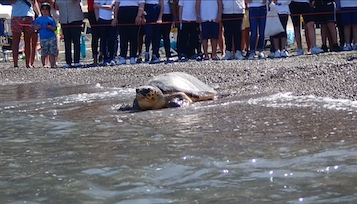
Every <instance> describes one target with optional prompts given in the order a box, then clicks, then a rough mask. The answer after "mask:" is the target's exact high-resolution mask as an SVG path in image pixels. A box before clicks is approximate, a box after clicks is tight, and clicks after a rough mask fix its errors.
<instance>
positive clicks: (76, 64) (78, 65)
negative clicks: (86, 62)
mask: <svg viewBox="0 0 357 204" xmlns="http://www.w3.org/2000/svg"><path fill="white" fill-rule="evenodd" d="M73 67H74V68H80V67H82V64H81V63H79V62H77V63H74V65H73Z"/></svg>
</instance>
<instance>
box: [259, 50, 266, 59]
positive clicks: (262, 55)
mask: <svg viewBox="0 0 357 204" xmlns="http://www.w3.org/2000/svg"><path fill="white" fill-rule="evenodd" d="M258 58H259V59H265V58H266V57H265V55H264V53H263V51H260V52H259V54H258Z"/></svg>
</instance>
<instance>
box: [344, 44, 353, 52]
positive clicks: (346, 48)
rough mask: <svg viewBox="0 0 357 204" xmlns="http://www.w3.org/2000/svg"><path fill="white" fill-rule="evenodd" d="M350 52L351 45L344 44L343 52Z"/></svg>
mask: <svg viewBox="0 0 357 204" xmlns="http://www.w3.org/2000/svg"><path fill="white" fill-rule="evenodd" d="M351 50H352V46H351V44H346V46H345V47H344V48H343V51H351Z"/></svg>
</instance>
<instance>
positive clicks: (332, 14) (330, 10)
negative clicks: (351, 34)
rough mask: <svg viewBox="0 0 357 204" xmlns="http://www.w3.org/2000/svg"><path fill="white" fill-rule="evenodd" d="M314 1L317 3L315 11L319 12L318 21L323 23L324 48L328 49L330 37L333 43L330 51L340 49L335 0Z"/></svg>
mask: <svg viewBox="0 0 357 204" xmlns="http://www.w3.org/2000/svg"><path fill="white" fill-rule="evenodd" d="M312 3H313V4H314V5H315V12H316V13H317V14H318V15H316V23H319V24H321V37H322V40H323V42H322V49H323V50H324V51H327V50H328V47H327V38H328V39H329V43H331V44H330V46H329V47H330V51H333V52H338V51H340V47H339V46H338V43H337V29H336V3H335V0H313V1H312Z"/></svg>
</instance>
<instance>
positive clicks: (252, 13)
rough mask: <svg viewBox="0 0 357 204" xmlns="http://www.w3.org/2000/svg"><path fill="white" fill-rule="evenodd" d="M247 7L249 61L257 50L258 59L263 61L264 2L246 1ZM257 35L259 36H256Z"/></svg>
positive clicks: (263, 0)
mask: <svg viewBox="0 0 357 204" xmlns="http://www.w3.org/2000/svg"><path fill="white" fill-rule="evenodd" d="M246 3H247V6H248V8H249V23H250V32H251V34H250V38H249V44H250V52H249V57H248V59H249V60H252V59H254V57H255V51H256V49H258V51H259V54H258V57H259V58H260V59H264V58H265V55H264V53H263V50H264V41H265V36H264V32H265V22H266V16H267V8H266V0H261V1H253V0H246ZM258 34H259V35H258ZM257 39H258V46H256V41H257Z"/></svg>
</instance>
